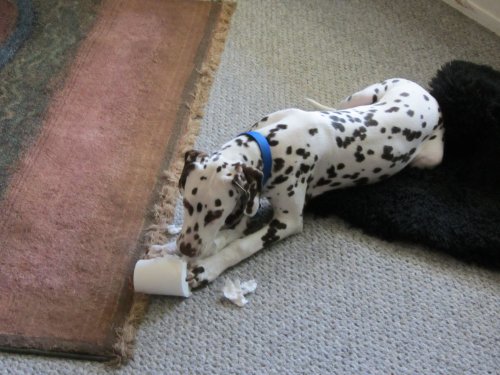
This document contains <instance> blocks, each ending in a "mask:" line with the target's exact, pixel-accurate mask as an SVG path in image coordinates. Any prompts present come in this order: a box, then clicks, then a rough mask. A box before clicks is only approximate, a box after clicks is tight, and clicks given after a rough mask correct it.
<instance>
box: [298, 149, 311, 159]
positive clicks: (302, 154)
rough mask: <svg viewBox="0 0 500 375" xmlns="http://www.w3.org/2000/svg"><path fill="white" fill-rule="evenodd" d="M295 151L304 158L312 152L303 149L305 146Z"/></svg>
mask: <svg viewBox="0 0 500 375" xmlns="http://www.w3.org/2000/svg"><path fill="white" fill-rule="evenodd" d="M295 153H296V154H297V155H300V156H302V158H304V159H307V158H308V157H309V156H311V153H310V152H308V151H306V150H305V149H303V148H299V149H297V151H295Z"/></svg>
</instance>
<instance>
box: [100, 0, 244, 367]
mask: <svg viewBox="0 0 500 375" xmlns="http://www.w3.org/2000/svg"><path fill="white" fill-rule="evenodd" d="M235 8H236V3H235V2H222V5H221V11H220V15H219V20H218V22H217V25H216V26H215V29H214V32H213V36H212V40H211V44H210V46H209V48H208V52H207V56H206V59H205V61H204V62H203V64H202V66H201V68H200V69H199V70H197V72H198V74H199V76H198V79H197V83H196V84H195V87H194V90H193V93H192V94H191V95H190V96H191V97H192V98H193V99H192V100H191V102H187V103H184V105H186V107H187V108H188V109H189V115H188V121H187V124H186V127H185V133H184V134H183V135H182V136H181V139H180V142H179V144H178V146H177V149H176V151H175V156H174V157H173V159H172V160H173V162H172V163H170V165H169V170H165V171H164V172H163V175H164V177H165V184H164V185H163V186H162V187H161V188H160V193H159V198H158V202H157V203H156V204H155V205H154V207H153V222H154V225H153V227H152V230H150V231H148V233H147V234H146V236H145V246H146V247H147V248H149V246H150V245H153V244H160V243H164V242H165V241H166V240H167V238H166V235H165V233H164V230H162V229H161V228H162V227H164V226H165V224H166V223H167V222H168V221H171V220H172V217H173V215H174V211H175V206H176V201H177V195H178V188H177V181H178V179H179V177H180V173H181V171H182V168H183V165H184V157H183V155H184V153H185V152H186V151H188V150H189V149H191V148H192V147H193V145H194V143H195V140H196V137H197V136H198V134H199V132H200V126H201V120H202V118H203V116H204V108H205V105H206V104H207V102H208V98H209V95H210V89H211V87H212V83H213V80H214V76H215V72H216V71H217V68H218V66H219V63H220V58H221V55H222V52H223V50H224V45H225V41H226V37H227V33H228V31H229V24H230V20H231V17H232V15H233V13H234V10H235ZM148 307H149V296H147V295H144V294H139V293H136V294H135V295H134V300H133V302H132V307H131V309H130V313H129V315H128V317H127V319H126V321H125V324H124V325H123V327H122V328H120V329H119V330H117V334H118V340H117V342H116V344H115V345H114V346H113V349H114V351H115V357H114V358H113V359H112V360H111V361H109V362H108V363H107V364H108V365H110V366H111V367H119V366H122V365H124V364H126V363H127V362H128V361H129V360H131V359H132V358H133V352H134V345H135V336H136V331H137V328H138V327H139V325H140V323H141V322H142V320H143V318H144V316H145V314H146V312H147V309H148Z"/></svg>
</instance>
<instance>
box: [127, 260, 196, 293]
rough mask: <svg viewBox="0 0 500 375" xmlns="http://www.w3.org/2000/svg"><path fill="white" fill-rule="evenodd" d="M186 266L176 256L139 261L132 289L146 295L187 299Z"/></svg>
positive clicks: (188, 290)
mask: <svg viewBox="0 0 500 375" xmlns="http://www.w3.org/2000/svg"><path fill="white" fill-rule="evenodd" d="M186 277H187V264H186V262H185V261H184V260H182V259H181V258H179V257H177V256H173V255H170V256H165V257H161V258H153V259H143V260H139V261H138V262H137V263H136V265H135V269H134V289H135V291H136V292H141V293H147V294H163V295H168V296H181V297H189V296H190V295H191V291H190V289H189V285H188V283H187V281H186Z"/></svg>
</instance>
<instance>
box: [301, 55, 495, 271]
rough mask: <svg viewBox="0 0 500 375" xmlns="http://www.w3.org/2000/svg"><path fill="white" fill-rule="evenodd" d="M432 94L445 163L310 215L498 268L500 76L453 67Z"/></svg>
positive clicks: (333, 197) (408, 172) (320, 206)
mask: <svg viewBox="0 0 500 375" xmlns="http://www.w3.org/2000/svg"><path fill="white" fill-rule="evenodd" d="M430 88H431V90H430V92H431V94H432V95H433V96H434V97H435V98H436V99H437V101H438V102H439V104H440V106H441V110H442V111H443V119H444V124H445V149H444V159H443V162H442V164H441V165H440V166H438V167H437V168H435V169H433V170H419V169H416V168H407V169H405V170H403V171H402V172H401V173H399V174H398V175H396V176H394V177H392V178H390V179H388V180H387V181H384V182H382V183H378V184H375V185H370V186H363V187H355V188H351V189H345V190H337V191H332V192H329V193H326V194H324V195H322V196H320V197H317V198H315V199H313V200H312V201H311V202H309V204H308V206H307V211H309V212H313V213H315V214H319V215H327V214H328V215H330V214H332V213H333V214H336V215H338V216H340V217H341V218H343V219H345V220H346V221H347V222H349V223H351V224H353V225H354V226H358V227H361V228H362V229H363V230H364V231H366V232H367V233H369V234H372V235H376V236H379V237H381V238H384V239H386V240H402V241H412V242H417V243H421V244H424V245H427V246H428V247H429V248H431V249H436V250H441V251H444V252H446V253H448V254H450V255H452V256H454V257H457V258H459V259H462V260H465V261H470V262H475V263H479V264H481V265H484V266H488V267H492V268H500V72H498V71H495V70H493V69H492V68H490V67H487V66H483V65H477V64H473V63H469V62H464V61H452V62H450V63H447V64H446V65H444V66H443V67H442V68H441V69H440V70H439V71H438V72H437V74H436V76H435V77H434V78H433V79H432V80H431V82H430Z"/></svg>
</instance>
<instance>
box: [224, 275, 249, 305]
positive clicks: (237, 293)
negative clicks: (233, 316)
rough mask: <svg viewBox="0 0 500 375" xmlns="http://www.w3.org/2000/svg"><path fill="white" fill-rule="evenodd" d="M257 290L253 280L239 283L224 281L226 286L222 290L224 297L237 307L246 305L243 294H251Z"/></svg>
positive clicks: (237, 281) (238, 281)
mask: <svg viewBox="0 0 500 375" xmlns="http://www.w3.org/2000/svg"><path fill="white" fill-rule="evenodd" d="M256 288H257V282H256V281H255V280H249V281H245V282H242V283H240V280H238V279H236V280H234V281H233V280H231V279H226V284H225V285H224V287H223V288H222V292H223V293H224V297H226V298H227V299H228V300H230V301H231V302H233V303H234V304H235V305H237V306H239V307H243V306H245V305H246V304H247V303H248V300H247V299H246V298H245V294H248V293H252V292H253V291H255V289H256Z"/></svg>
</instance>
